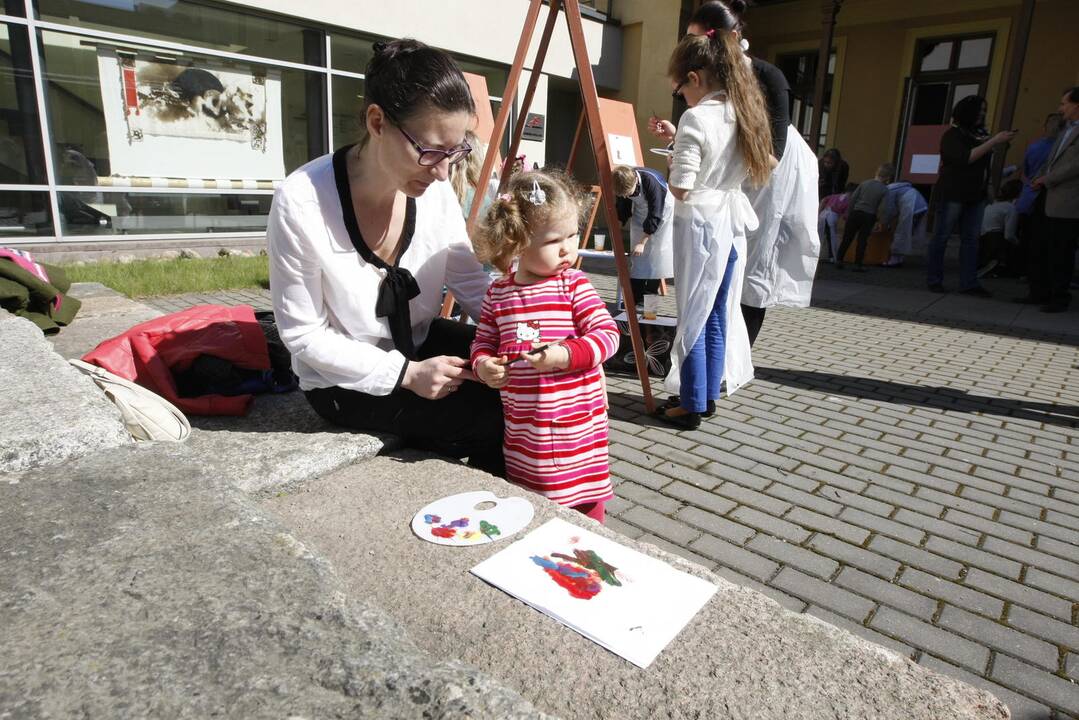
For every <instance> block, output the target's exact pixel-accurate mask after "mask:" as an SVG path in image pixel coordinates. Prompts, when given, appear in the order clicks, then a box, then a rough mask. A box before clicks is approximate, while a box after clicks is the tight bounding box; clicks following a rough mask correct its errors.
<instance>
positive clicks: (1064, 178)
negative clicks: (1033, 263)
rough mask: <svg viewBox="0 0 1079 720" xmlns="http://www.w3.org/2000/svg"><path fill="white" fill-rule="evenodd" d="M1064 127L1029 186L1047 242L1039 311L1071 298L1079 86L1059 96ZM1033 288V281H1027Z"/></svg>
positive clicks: (1078, 219) (1077, 219) (1077, 211)
mask: <svg viewBox="0 0 1079 720" xmlns="http://www.w3.org/2000/svg"><path fill="white" fill-rule="evenodd" d="M1060 114H1061V116H1062V117H1063V118H1064V122H1065V123H1066V124H1065V125H1064V129H1063V130H1062V131H1061V133H1060V136H1059V137H1058V138H1057V140H1056V142H1055V143H1054V144H1053V148H1052V149H1051V150H1050V151H1049V159H1048V160H1046V162H1045V165H1044V166H1043V167H1042V170H1041V173H1040V174H1039V175H1038V177H1036V178H1034V181H1033V182H1031V186H1032V187H1033V188H1034V189H1035V190H1037V191H1039V192H1040V193H1041V194H1042V195H1044V200H1042V199H1041V198H1039V202H1040V203H1044V211H1045V217H1046V227H1047V230H1048V243H1047V247H1046V253H1045V256H1044V260H1045V262H1044V266H1045V268H1046V275H1047V278H1046V279H1047V280H1048V283H1047V289H1048V293H1047V295H1048V297H1047V302H1046V304H1045V305H1043V306H1042V308H1041V309H1042V312H1052V313H1056V312H1064V311H1065V310H1067V309H1068V304H1069V303H1070V302H1071V294H1070V293H1069V292H1068V287H1069V286H1070V285H1071V279H1072V275H1073V274H1074V272H1075V248H1076V245H1077V243H1079V86H1075V87H1073V88H1071V89H1070V90H1068V91H1067V92H1065V93H1064V96H1063V97H1062V98H1061V99H1060ZM1031 288H1032V289H1033V283H1032V285H1031Z"/></svg>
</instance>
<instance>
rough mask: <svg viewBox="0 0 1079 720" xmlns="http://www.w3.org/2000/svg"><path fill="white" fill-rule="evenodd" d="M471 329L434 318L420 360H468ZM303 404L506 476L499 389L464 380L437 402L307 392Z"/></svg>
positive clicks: (408, 394) (408, 396) (398, 395)
mask: <svg viewBox="0 0 1079 720" xmlns="http://www.w3.org/2000/svg"><path fill="white" fill-rule="evenodd" d="M475 336H476V328H475V326H474V325H466V324H464V323H460V322H453V321H450V320H443V319H441V318H440V319H437V320H435V321H434V322H433V323H432V324H431V330H430V332H429V333H428V334H427V340H426V341H424V343H423V345H421V346H420V348H419V351H418V355H419V359H420V360H425V359H427V358H432V357H435V356H437V355H452V356H455V357H462V358H468V356H469V347H470V346H471V344H472V339H473V338H474V337H475ZM305 394H306V395H307V401H308V402H309V403H311V407H313V408H314V409H315V412H317V413H318V414H319V415H321V416H322V417H324V418H325V419H326V420H328V421H330V422H331V423H333V424H334V425H340V426H342V427H347V428H351V429H353V430H363V431H366V432H381V433H389V434H392V435H396V436H398V437H399V438H401V439H402V440H403V441H404V443H405V445H406V446H407V447H412V448H417V449H419V450H428V451H430V452H434V453H437V454H439V455H445V456H447V457H452V458H465V457H467V458H468V464H469V465H471V466H473V467H475V468H478V469H481V470H485V471H486V472H489V473H491V474H493V475H499V476H502V477H504V476H505V473H506V465H505V460H504V459H503V457H502V435H503V432H504V429H505V424H504V422H503V419H502V401H501V399H500V398H499V393H498V391H497V390H492V389H491V388H489V387H487V386H486V385H484V384H483V383H480V382H471V381H465V382H464V383H463V384H462V385H461V387H460V389H459V390H457V391H456V392H453V393H450V394H449V395H447V396H446V397H444V398H441V399H439V400H428V399H426V398H422V397H420V396H419V395H417V394H416V393H414V392H412V391H411V390H405V389H404V388H398V389H397V390H395V391H393V392H392V393H390V394H389V395H381V396H380V395H368V394H367V393H362V392H356V391H355V390H345V389H343V388H340V387H331V388H319V389H317V390H308V391H307V392H306V393H305Z"/></svg>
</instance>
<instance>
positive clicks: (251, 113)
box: [98, 47, 285, 181]
mask: <svg viewBox="0 0 1079 720" xmlns="http://www.w3.org/2000/svg"><path fill="white" fill-rule="evenodd" d="M98 71H99V73H100V79H101V101H102V108H103V110H104V113H105V127H106V132H107V134H108V143H109V159H110V166H111V170H112V174H113V175H119V176H136V177H151V178H190V179H209V178H223V179H229V180H264V181H266V180H269V181H273V180H280V179H283V178H284V177H285V164H284V153H283V149H284V148H283V132H282V120H281V78H280V74H279V73H278V71H276V70H274V69H272V68H265V67H262V66H253V67H252V68H250V69H242V68H237V67H234V66H225V65H218V64H210V63H209V62H208V61H201V60H198V59H194V58H177V59H175V60H171V61H170V60H165V59H162V58H160V57H156V56H150V55H143V54H142V53H131V52H126V51H120V50H117V49H116V48H110V47H102V48H99V49H98Z"/></svg>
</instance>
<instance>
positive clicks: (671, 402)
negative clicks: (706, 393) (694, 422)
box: [660, 395, 716, 418]
mask: <svg viewBox="0 0 1079 720" xmlns="http://www.w3.org/2000/svg"><path fill="white" fill-rule="evenodd" d="M660 407H661V408H662V409H664V410H667V409H669V408H676V407H682V399H681V398H680V397H678V396H677V395H671V396H670V397H669V398H667V402H665V403H663V404H662V405H660ZM715 414H716V401H715V400H709V401H708V404H706V405H705V406H704V412H702V413H700V416H701V417H706V418H709V417H712V416H713V415H715Z"/></svg>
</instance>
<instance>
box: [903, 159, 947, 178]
mask: <svg viewBox="0 0 1079 720" xmlns="http://www.w3.org/2000/svg"><path fill="white" fill-rule="evenodd" d="M939 168H940V155H911V156H910V172H911V173H912V174H914V175H936V174H937V170H938V169H939Z"/></svg>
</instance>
